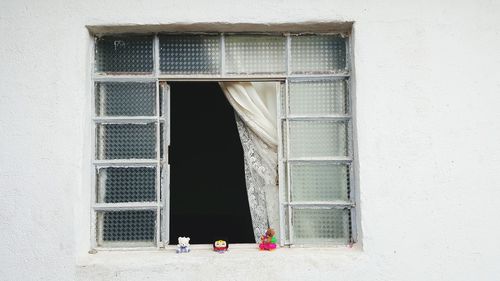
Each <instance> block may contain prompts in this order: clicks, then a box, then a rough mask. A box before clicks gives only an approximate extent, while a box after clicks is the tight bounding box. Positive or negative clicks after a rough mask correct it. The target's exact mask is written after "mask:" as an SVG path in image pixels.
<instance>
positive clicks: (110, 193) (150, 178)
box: [97, 167, 156, 203]
mask: <svg viewBox="0 0 500 281" xmlns="http://www.w3.org/2000/svg"><path fill="white" fill-rule="evenodd" d="M155 186H156V169H155V168H149V167H138V168H133V167H127V168H123V167H120V168H118V167H117V168H114V167H111V168H102V169H100V170H99V171H98V174H97V202H98V203H117V202H153V201H156V189H155Z"/></svg>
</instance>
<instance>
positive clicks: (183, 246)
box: [176, 237, 191, 254]
mask: <svg viewBox="0 0 500 281" xmlns="http://www.w3.org/2000/svg"><path fill="white" fill-rule="evenodd" d="M189 240H190V238H189V237H179V239H178V242H179V244H177V250H176V252H177V253H178V254H179V253H189V252H190V251H191V249H189Z"/></svg>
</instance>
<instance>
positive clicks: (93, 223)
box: [88, 37, 97, 250]
mask: <svg viewBox="0 0 500 281" xmlns="http://www.w3.org/2000/svg"><path fill="white" fill-rule="evenodd" d="M96 42H97V37H94V38H93V40H90V43H89V44H90V73H89V75H90V77H93V76H94V68H95V50H96V49H95V48H96ZM90 95H91V97H90V114H89V115H88V116H89V117H90V122H91V123H90V139H91V140H90V143H91V147H90V154H91V156H90V181H91V187H92V190H91V192H90V237H89V239H90V248H91V250H93V249H95V248H96V247H97V230H96V227H97V215H96V212H95V211H94V208H93V207H92V206H93V205H94V204H95V202H96V201H97V200H96V192H97V191H96V171H97V168H96V166H95V165H94V159H95V155H96V143H97V142H96V139H95V137H96V132H95V130H96V128H97V127H96V123H95V122H94V121H92V117H93V116H95V82H94V80H93V79H90Z"/></svg>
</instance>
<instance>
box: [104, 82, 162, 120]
mask: <svg viewBox="0 0 500 281" xmlns="http://www.w3.org/2000/svg"><path fill="white" fill-rule="evenodd" d="M95 109H96V115H97V116H154V115H155V114H156V84H155V83H135V82H97V83H96V89H95Z"/></svg>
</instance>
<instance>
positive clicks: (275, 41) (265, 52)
mask: <svg viewBox="0 0 500 281" xmlns="http://www.w3.org/2000/svg"><path fill="white" fill-rule="evenodd" d="M225 48H226V54H225V57H226V72H227V73H230V74H245V73H253V74H259V73H264V74H265V73H268V74H269V73H284V72H285V70H286V67H285V53H286V51H285V49H286V48H285V37H283V36H249V35H234V36H226V37H225Z"/></svg>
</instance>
